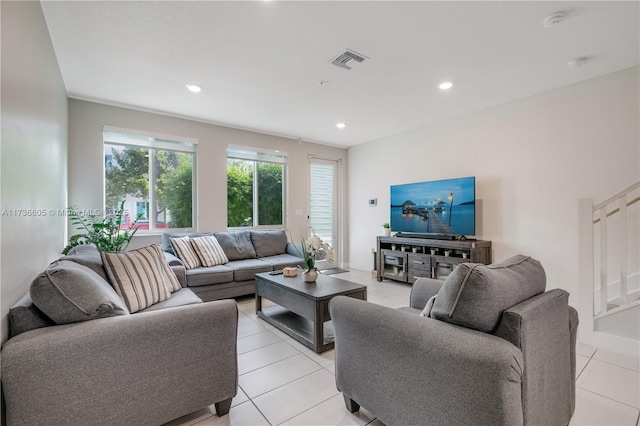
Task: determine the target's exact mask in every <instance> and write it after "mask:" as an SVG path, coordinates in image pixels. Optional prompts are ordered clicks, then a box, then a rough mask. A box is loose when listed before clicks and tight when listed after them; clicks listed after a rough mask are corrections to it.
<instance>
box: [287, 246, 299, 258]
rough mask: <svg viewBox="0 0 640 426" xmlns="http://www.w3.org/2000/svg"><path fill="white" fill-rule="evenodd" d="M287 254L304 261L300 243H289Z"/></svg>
mask: <svg viewBox="0 0 640 426" xmlns="http://www.w3.org/2000/svg"><path fill="white" fill-rule="evenodd" d="M285 251H286V252H287V254H290V255H292V256H296V257H299V258H301V259H302V244H298V243H287V248H286V250H285Z"/></svg>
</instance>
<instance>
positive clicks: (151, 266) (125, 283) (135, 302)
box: [100, 244, 180, 313]
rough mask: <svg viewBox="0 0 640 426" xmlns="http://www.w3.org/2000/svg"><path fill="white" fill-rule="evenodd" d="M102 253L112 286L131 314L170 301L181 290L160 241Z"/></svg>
mask: <svg viewBox="0 0 640 426" xmlns="http://www.w3.org/2000/svg"><path fill="white" fill-rule="evenodd" d="M100 255H101V256H102V262H103V263H104V269H105V271H106V272H107V275H108V276H109V280H110V281H111V285H112V286H113V288H114V289H115V290H116V293H118V296H120V297H121V298H122V299H123V300H124V302H125V304H126V305H127V307H128V308H129V312H131V313H134V312H137V311H139V310H141V309H144V308H147V307H149V306H151V305H153V304H155V303H158V302H162V301H163V300H167V299H168V298H169V297H171V292H172V291H174V289H180V283H179V282H178V279H177V278H176V275H175V274H174V273H173V271H172V270H171V268H169V265H168V264H167V261H166V260H165V258H164V254H163V253H162V248H161V247H160V245H158V244H154V245H151V246H148V247H143V248H141V249H138V250H131V251H128V252H111V253H110V252H101V253H100Z"/></svg>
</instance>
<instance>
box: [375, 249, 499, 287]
mask: <svg viewBox="0 0 640 426" xmlns="http://www.w3.org/2000/svg"><path fill="white" fill-rule="evenodd" d="M377 250H378V251H377V254H376V256H377V259H376V265H377V275H378V276H377V278H378V281H382V280H383V279H385V278H388V279H390V280H396V281H402V282H406V283H412V284H413V283H414V282H415V280H417V279H418V278H422V277H425V278H436V279H444V278H445V277H446V276H447V275H449V274H450V273H451V272H452V271H453V269H454V268H455V267H456V266H457V265H458V264H459V263H464V262H473V263H484V264H486V265H488V264H490V263H491V241H481V240H463V241H452V240H437V239H429V238H408V237H378V249H377Z"/></svg>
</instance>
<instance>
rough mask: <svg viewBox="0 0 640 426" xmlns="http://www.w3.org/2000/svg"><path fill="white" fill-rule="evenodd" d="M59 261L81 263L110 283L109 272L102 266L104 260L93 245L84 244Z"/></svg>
mask: <svg viewBox="0 0 640 426" xmlns="http://www.w3.org/2000/svg"><path fill="white" fill-rule="evenodd" d="M59 260H70V261H72V262H76V263H79V264H80V265H82V266H86V267H87V268H89V269H91V270H92V271H93V272H95V273H96V274H98V275H100V276H101V277H102V278H104V279H105V281H107V282H108V281H109V277H107V272H106V271H105V270H104V265H103V264H102V258H101V257H100V252H99V251H98V249H97V248H96V246H94V245H92V244H82V245H79V246H75V247H74V248H72V249H71V250H69V253H67V255H66V256H64V257H62V258H60V259H59Z"/></svg>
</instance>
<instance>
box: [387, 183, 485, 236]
mask: <svg viewBox="0 0 640 426" xmlns="http://www.w3.org/2000/svg"><path fill="white" fill-rule="evenodd" d="M390 223H391V230H392V231H394V232H400V233H402V234H403V236H413V235H411V234H416V235H415V236H419V235H427V236H430V235H446V236H465V237H467V236H471V235H475V233H476V179H475V177H464V178H457V179H445V180H436V181H430V182H417V183H407V184H403V185H392V186H391V221H390Z"/></svg>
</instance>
